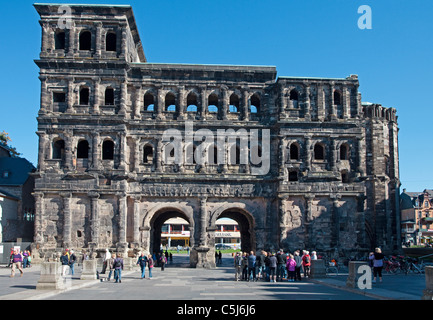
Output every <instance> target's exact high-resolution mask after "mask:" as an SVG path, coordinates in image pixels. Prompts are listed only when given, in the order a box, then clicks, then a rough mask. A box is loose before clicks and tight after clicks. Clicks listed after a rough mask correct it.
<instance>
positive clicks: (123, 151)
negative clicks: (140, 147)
mask: <svg viewBox="0 0 433 320" xmlns="http://www.w3.org/2000/svg"><path fill="white" fill-rule="evenodd" d="M119 141H120V148H119V150H120V163H119V169H120V170H123V171H125V170H126V152H127V145H126V133H125V132H121V133H120V138H119Z"/></svg>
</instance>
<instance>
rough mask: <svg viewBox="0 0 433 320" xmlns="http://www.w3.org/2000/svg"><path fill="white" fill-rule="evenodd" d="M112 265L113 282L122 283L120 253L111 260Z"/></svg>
mask: <svg viewBox="0 0 433 320" xmlns="http://www.w3.org/2000/svg"><path fill="white" fill-rule="evenodd" d="M113 267H114V280H116V281H115V283H122V270H123V259H122V257H121V256H120V253H118V254H117V258H116V259H114V261H113Z"/></svg>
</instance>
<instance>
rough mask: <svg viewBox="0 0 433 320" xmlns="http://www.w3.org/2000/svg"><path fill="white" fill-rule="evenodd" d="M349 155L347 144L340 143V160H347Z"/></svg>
mask: <svg viewBox="0 0 433 320" xmlns="http://www.w3.org/2000/svg"><path fill="white" fill-rule="evenodd" d="M348 159H349V156H348V148H347V145H345V144H342V145H341V146H340V160H348Z"/></svg>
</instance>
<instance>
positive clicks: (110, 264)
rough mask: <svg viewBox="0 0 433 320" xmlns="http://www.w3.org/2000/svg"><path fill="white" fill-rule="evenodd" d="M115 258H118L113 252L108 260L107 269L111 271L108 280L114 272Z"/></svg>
mask: <svg viewBox="0 0 433 320" xmlns="http://www.w3.org/2000/svg"><path fill="white" fill-rule="evenodd" d="M115 259H116V255H115V254H114V253H113V254H111V257H110V259H108V260H107V269H108V270H110V272H109V273H108V278H107V280H108V281H110V279H111V275H112V274H113V272H114V260H115Z"/></svg>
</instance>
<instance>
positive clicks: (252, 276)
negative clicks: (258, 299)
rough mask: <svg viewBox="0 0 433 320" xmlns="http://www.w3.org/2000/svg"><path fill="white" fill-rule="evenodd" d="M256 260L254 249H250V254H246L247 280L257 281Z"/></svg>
mask: <svg viewBox="0 0 433 320" xmlns="http://www.w3.org/2000/svg"><path fill="white" fill-rule="evenodd" d="M256 260H257V257H256V256H255V254H254V251H251V253H250V255H249V256H248V281H249V280H253V281H257V278H256Z"/></svg>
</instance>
